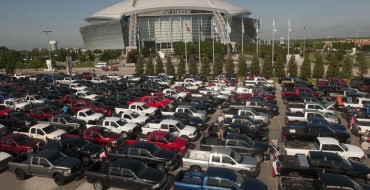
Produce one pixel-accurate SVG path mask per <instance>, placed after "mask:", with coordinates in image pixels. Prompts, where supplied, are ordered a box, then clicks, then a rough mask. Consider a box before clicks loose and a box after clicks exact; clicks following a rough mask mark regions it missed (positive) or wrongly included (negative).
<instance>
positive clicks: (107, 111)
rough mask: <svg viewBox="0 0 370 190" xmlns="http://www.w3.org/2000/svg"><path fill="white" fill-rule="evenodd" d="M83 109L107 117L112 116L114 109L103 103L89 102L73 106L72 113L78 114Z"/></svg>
mask: <svg viewBox="0 0 370 190" xmlns="http://www.w3.org/2000/svg"><path fill="white" fill-rule="evenodd" d="M83 109H91V110H93V111H94V112H98V113H102V114H104V115H106V116H112V113H113V108H112V107H109V106H106V105H104V104H103V103H101V102H94V101H87V102H80V103H77V104H72V106H71V111H72V112H73V113H77V112H78V111H80V110H83Z"/></svg>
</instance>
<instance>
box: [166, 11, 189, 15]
mask: <svg viewBox="0 0 370 190" xmlns="http://www.w3.org/2000/svg"><path fill="white" fill-rule="evenodd" d="M184 14H191V10H162V11H160V12H159V15H184Z"/></svg>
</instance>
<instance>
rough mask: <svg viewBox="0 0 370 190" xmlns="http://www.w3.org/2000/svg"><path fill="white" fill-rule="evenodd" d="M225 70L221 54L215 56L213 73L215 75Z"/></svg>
mask: <svg viewBox="0 0 370 190" xmlns="http://www.w3.org/2000/svg"><path fill="white" fill-rule="evenodd" d="M222 71H223V66H222V62H221V57H220V55H218V54H217V55H216V56H215V62H214V64H213V74H214V75H219V74H221V73H222Z"/></svg>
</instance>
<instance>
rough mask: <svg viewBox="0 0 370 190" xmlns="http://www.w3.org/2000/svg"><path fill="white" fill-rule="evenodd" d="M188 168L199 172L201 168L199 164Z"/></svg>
mask: <svg viewBox="0 0 370 190" xmlns="http://www.w3.org/2000/svg"><path fill="white" fill-rule="evenodd" d="M189 170H190V171H192V172H201V171H202V168H201V167H200V166H190V168H189Z"/></svg>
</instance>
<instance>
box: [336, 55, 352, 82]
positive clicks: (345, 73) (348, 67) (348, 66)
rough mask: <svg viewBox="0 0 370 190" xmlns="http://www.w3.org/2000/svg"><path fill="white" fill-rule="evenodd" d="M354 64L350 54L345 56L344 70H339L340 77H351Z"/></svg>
mask: <svg viewBox="0 0 370 190" xmlns="http://www.w3.org/2000/svg"><path fill="white" fill-rule="evenodd" d="M352 70H353V65H352V61H351V59H350V58H349V56H345V57H344V60H343V64H342V70H341V71H340V72H339V77H340V78H343V79H350V78H351V77H352Z"/></svg>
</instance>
